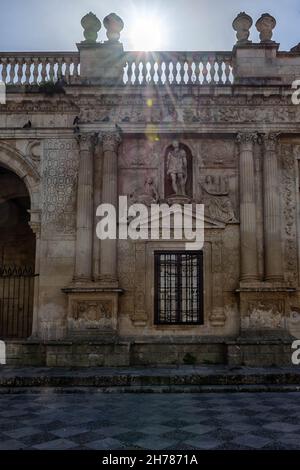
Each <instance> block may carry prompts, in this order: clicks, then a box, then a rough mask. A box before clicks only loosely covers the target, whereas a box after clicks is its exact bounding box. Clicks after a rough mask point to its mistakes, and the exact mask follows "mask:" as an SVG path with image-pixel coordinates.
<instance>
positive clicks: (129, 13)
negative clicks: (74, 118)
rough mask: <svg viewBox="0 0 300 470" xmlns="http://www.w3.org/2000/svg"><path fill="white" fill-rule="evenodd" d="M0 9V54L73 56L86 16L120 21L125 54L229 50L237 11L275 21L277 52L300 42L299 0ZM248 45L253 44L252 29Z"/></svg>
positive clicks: (4, 1)
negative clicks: (61, 53) (114, 16)
mask: <svg viewBox="0 0 300 470" xmlns="http://www.w3.org/2000/svg"><path fill="white" fill-rule="evenodd" d="M0 7H1V9H0V18H1V28H0V50H2V51H43V50H48V51H49V50H50V51H51V50H53V51H55V50H61V51H63V50H66V51H67V50H74V49H76V45H75V43H76V42H80V41H81V40H82V39H83V36H82V27H81V25H80V20H81V18H82V16H84V15H85V14H86V13H88V12H89V11H92V12H93V13H95V14H96V15H97V16H98V18H99V19H100V20H101V21H103V18H104V17H105V16H106V15H107V14H109V13H111V12H115V13H117V14H118V15H119V16H121V17H122V19H123V21H124V23H125V28H124V30H123V32H122V36H121V39H122V42H123V43H124V47H125V49H126V50H138V49H143V48H144V49H149V48H150V49H152V50H153V49H156V50H231V49H232V46H233V44H234V42H235V33H234V31H233V29H232V27H231V24H232V20H233V19H234V17H235V16H236V15H237V14H238V13H239V12H240V11H246V12H247V13H248V14H250V15H251V16H252V18H253V20H254V24H255V22H256V20H257V19H258V18H259V16H260V15H261V14H262V13H266V12H268V13H271V14H272V15H273V16H275V18H276V19H277V27H276V29H275V31H274V39H275V40H276V41H277V42H280V43H281V49H283V50H289V49H290V48H291V47H292V46H295V45H296V44H298V43H299V42H300V27H299V26H300V1H299V0H49V1H48V0H0ZM99 39H100V40H105V39H106V37H105V30H104V28H102V30H101V31H100V38H99ZM251 39H252V40H254V41H258V34H257V31H256V28H255V26H253V28H252V34H251Z"/></svg>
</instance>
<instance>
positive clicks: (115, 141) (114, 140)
mask: <svg viewBox="0 0 300 470" xmlns="http://www.w3.org/2000/svg"><path fill="white" fill-rule="evenodd" d="M101 140H102V147H103V151H104V152H117V150H118V148H119V145H120V144H121V142H122V137H121V134H120V132H118V131H116V132H106V133H105V134H102V136H101Z"/></svg>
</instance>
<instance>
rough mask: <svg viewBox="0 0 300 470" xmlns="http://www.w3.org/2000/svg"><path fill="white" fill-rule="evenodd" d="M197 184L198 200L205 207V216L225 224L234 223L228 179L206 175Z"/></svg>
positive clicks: (234, 216) (234, 217)
mask: <svg viewBox="0 0 300 470" xmlns="http://www.w3.org/2000/svg"><path fill="white" fill-rule="evenodd" d="M199 184H200V188H201V196H200V200H201V202H202V204H204V205H205V212H206V214H207V216H208V217H210V218H211V219H213V220H220V221H222V222H224V223H226V224H228V223H236V222H237V218H236V215H235V210H234V208H233V204H232V202H231V200H230V197H229V193H230V188H229V178H228V177H226V176H214V175H206V176H205V177H202V178H200V183H199Z"/></svg>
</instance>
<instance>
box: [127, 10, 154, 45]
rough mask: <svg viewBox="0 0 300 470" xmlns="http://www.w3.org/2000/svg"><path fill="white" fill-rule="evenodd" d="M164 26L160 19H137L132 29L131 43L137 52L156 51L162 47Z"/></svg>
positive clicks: (149, 17)
mask: <svg viewBox="0 0 300 470" xmlns="http://www.w3.org/2000/svg"><path fill="white" fill-rule="evenodd" d="M161 31H162V26H161V22H160V20H159V18H157V17H155V16H144V17H139V18H136V20H135V21H134V24H133V26H132V29H131V34H130V37H131V43H132V47H133V48H134V49H135V50H139V51H156V50H159V49H160V48H161V45H162V33H161Z"/></svg>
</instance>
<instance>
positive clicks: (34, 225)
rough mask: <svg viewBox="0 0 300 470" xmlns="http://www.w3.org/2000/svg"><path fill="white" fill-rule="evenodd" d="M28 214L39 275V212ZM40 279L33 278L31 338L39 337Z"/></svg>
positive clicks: (35, 268)
mask: <svg viewBox="0 0 300 470" xmlns="http://www.w3.org/2000/svg"><path fill="white" fill-rule="evenodd" d="M29 213H30V222H29V226H30V228H31V230H32V231H33V233H34V234H35V267H34V273H35V274H40V259H41V256H40V253H41V211H40V210H39V209H36V210H34V209H32V210H30V211H29ZM39 290H40V277H39V276H36V277H35V278H34V298H33V318H32V333H31V337H32V338H37V337H38V335H39V318H38V316H39V297H40V292H39Z"/></svg>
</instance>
